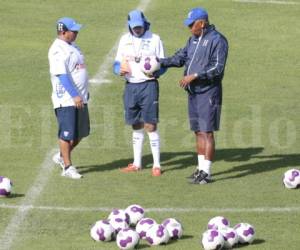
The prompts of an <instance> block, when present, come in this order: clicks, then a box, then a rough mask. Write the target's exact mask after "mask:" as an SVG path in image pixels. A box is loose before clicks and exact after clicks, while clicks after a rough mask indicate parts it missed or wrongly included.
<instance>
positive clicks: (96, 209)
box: [0, 204, 300, 213]
mask: <svg viewBox="0 0 300 250" xmlns="http://www.w3.org/2000/svg"><path fill="white" fill-rule="evenodd" d="M0 208H2V209H22V210H26V211H27V210H30V209H35V210H42V211H43V210H44V211H59V212H111V211H112V210H113V209H114V208H112V207H54V206H33V205H27V206H26V205H22V206H19V205H8V204H0ZM145 211H146V212H157V213H164V212H173V213H192V212H208V213H210V212H212V213H287V212H300V207H253V208H209V207H200V208H182V207H165V208H147V209H145Z"/></svg>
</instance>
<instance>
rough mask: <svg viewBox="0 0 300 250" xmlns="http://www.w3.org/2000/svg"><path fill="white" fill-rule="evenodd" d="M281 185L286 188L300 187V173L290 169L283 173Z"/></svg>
mask: <svg viewBox="0 0 300 250" xmlns="http://www.w3.org/2000/svg"><path fill="white" fill-rule="evenodd" d="M283 184H284V186H285V187H286V188H289V189H291V188H297V187H299V186H300V171H299V170H298V169H290V170H288V171H286V172H285V173H284V176H283Z"/></svg>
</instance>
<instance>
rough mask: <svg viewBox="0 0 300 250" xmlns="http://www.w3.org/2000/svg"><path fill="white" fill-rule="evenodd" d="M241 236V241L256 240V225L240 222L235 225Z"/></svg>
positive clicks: (249, 241) (250, 241)
mask: <svg viewBox="0 0 300 250" xmlns="http://www.w3.org/2000/svg"><path fill="white" fill-rule="evenodd" d="M234 229H235V231H236V232H237V234H238V237H239V243H249V244H250V243H252V242H253V240H254V235H255V231H254V227H253V226H251V225H250V224H248V223H239V224H237V225H236V226H235V227H234Z"/></svg>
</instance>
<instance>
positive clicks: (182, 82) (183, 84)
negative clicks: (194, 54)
mask: <svg viewBox="0 0 300 250" xmlns="http://www.w3.org/2000/svg"><path fill="white" fill-rule="evenodd" d="M196 78H197V75H195V74H192V75H188V76H185V77H183V78H182V79H181V80H180V81H179V85H180V87H182V88H184V89H185V88H186V87H187V86H188V85H189V84H190V83H191V82H192V81H194V80H195V79H196Z"/></svg>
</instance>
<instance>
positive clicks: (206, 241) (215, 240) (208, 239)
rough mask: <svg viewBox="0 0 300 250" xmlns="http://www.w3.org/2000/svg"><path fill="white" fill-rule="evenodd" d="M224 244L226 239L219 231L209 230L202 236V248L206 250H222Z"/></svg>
mask: <svg viewBox="0 0 300 250" xmlns="http://www.w3.org/2000/svg"><path fill="white" fill-rule="evenodd" d="M224 243H225V240H224V237H223V235H222V234H221V233H220V231H219V230H217V229H208V230H206V231H205V232H204V233H203V234H202V246H203V248H204V250H219V249H222V247H223V246H224Z"/></svg>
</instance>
